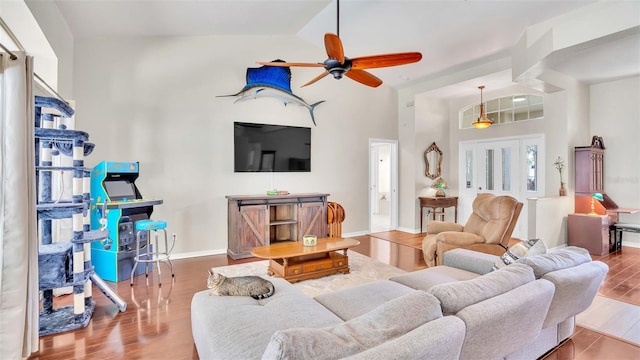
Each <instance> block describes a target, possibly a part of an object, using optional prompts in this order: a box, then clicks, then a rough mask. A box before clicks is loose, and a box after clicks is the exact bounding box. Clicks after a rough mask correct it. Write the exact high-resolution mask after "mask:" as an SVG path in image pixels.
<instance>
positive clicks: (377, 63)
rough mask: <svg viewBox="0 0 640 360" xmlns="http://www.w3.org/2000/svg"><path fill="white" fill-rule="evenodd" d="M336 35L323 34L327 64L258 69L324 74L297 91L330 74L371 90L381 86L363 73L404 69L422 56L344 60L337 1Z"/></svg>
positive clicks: (393, 54) (377, 56) (379, 82)
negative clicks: (314, 70) (320, 69)
mask: <svg viewBox="0 0 640 360" xmlns="http://www.w3.org/2000/svg"><path fill="white" fill-rule="evenodd" d="M336 13H337V35H336V34H331V33H326V34H324V47H325V49H326V50H327V56H328V57H329V58H328V59H327V60H325V61H324V62H321V63H288V62H258V64H261V65H269V66H287V67H289V66H301V67H324V69H325V71H324V72H323V73H322V74H320V75H318V76H316V77H315V78H313V79H312V80H311V81H309V82H307V83H306V84H304V85H302V86H301V87H304V86H307V85H311V84H313V83H315V82H316V81H318V80H320V79H322V78H323V77H325V76H327V75H329V74H331V75H333V77H334V78H335V79H341V78H342V76H343V75H344V76H346V77H348V78H350V79H352V80H355V81H357V82H359V83H362V84H364V85H367V86H371V87H378V86H380V84H382V80H380V79H379V78H378V77H376V76H375V75H373V74H371V73H369V72H368V71H365V69H374V68H383V67H391V66H398V65H405V64H410V63H414V62H418V61H420V59H422V54H421V53H419V52H404V53H392V54H381V55H369V56H361V57H356V58H352V59H350V58H348V57H346V56H344V49H343V47H342V41H341V40H340V37H339V35H340V0H337V12H336Z"/></svg>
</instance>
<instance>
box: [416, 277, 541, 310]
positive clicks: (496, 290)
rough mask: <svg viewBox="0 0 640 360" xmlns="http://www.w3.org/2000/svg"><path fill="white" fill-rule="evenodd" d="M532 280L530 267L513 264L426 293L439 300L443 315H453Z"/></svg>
mask: <svg viewBox="0 0 640 360" xmlns="http://www.w3.org/2000/svg"><path fill="white" fill-rule="evenodd" d="M438 267H440V266H438ZM436 268H437V267H436ZM533 280H535V278H534V277H533V270H532V269H531V268H530V267H528V266H526V265H521V264H513V265H510V266H507V267H505V268H503V269H500V270H496V271H492V272H490V273H488V274H485V275H482V276H480V277H477V278H475V279H472V280H466V281H458V282H451V283H446V284H441V285H436V286H434V287H432V288H431V289H429V291H428V292H429V293H430V294H433V295H434V296H435V297H436V298H438V300H440V303H441V304H442V312H443V313H444V314H445V315H455V314H456V313H457V312H458V311H460V310H462V309H464V308H465V307H467V306H470V305H473V304H476V303H478V302H481V301H484V300H486V299H489V298H492V297H494V296H497V295H500V294H504V293H505V292H507V291H510V290H512V289H515V288H517V287H519V286H522V285H524V284H526V283H529V282H531V281H533Z"/></svg>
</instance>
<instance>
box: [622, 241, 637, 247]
mask: <svg viewBox="0 0 640 360" xmlns="http://www.w3.org/2000/svg"><path fill="white" fill-rule="evenodd" d="M622 246H628V247H632V248H640V244H638V243H637V242H631V241H622Z"/></svg>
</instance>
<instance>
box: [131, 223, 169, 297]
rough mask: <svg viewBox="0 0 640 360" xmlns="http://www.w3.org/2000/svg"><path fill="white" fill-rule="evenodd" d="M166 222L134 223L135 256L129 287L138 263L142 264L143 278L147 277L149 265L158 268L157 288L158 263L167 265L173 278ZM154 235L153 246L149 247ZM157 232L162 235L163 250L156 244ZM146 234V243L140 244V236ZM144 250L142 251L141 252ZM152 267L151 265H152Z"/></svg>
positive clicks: (160, 277) (160, 278) (159, 283)
mask: <svg viewBox="0 0 640 360" xmlns="http://www.w3.org/2000/svg"><path fill="white" fill-rule="evenodd" d="M166 227H167V222H166V221H162V220H139V221H136V231H137V232H136V256H135V257H134V258H133V261H134V264H133V268H132V269H131V286H133V275H134V273H135V272H136V267H137V266H138V263H143V264H144V275H145V277H149V272H148V266H149V264H150V263H156V266H157V267H158V286H162V272H161V270H160V262H167V263H169V268H170V269H171V277H175V274H174V273H173V264H172V263H171V259H169V256H170V255H171V250H172V249H173V245H172V246H171V249H170V248H169V243H168V241H167V230H166ZM151 231H153V233H154V245H153V247H152V246H151V236H150V235H151V234H150V232H151ZM158 231H162V232H163V233H164V249H162V250H160V243H159V242H158ZM144 232H147V234H148V235H147V241H146V243H142V236H141V235H142V234H143V233H144ZM173 241H174V245H175V236H174V239H173ZM141 250H144V251H141ZM152 266H153V265H152Z"/></svg>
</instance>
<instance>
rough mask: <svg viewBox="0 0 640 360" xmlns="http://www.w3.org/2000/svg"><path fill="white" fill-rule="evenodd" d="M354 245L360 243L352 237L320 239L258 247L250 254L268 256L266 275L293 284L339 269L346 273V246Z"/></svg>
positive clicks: (338, 270) (347, 259)
mask: <svg viewBox="0 0 640 360" xmlns="http://www.w3.org/2000/svg"><path fill="white" fill-rule="evenodd" d="M358 245H360V242H359V241H358V240H354V239H343V238H323V239H318V242H317V245H316V246H304V245H302V241H294V242H286V243H281V244H273V245H267V246H260V247H257V248H255V249H253V250H252V251H251V255H253V256H255V257H259V258H262V259H269V268H268V270H267V272H268V274H269V275H275V276H277V277H281V278H284V279H286V280H288V281H289V282H292V283H293V282H296V281H300V280H307V279H316V278H319V277H323V276H327V275H332V274H336V273H339V272H341V273H343V274H348V273H349V258H348V257H347V249H349V248H352V247H354V246H358ZM338 251H342V253H339V252H338Z"/></svg>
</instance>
